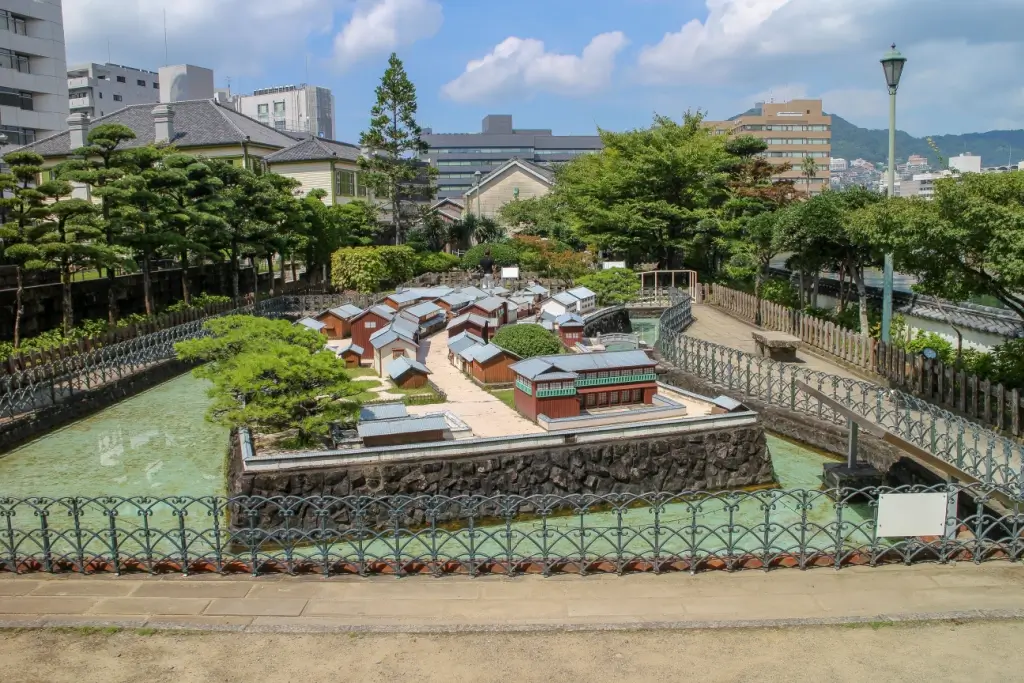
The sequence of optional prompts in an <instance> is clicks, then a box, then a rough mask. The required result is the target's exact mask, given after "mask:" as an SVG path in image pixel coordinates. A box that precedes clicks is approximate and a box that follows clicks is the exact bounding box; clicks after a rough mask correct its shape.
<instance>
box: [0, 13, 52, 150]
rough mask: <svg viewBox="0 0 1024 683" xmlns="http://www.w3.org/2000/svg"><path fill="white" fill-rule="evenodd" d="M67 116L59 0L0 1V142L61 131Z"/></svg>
mask: <svg viewBox="0 0 1024 683" xmlns="http://www.w3.org/2000/svg"><path fill="white" fill-rule="evenodd" d="M67 117H68V80H67V67H66V65H65V56H64V18H63V15H62V8H61V0H0V133H2V134H3V136H5V137H6V141H3V139H2V138H0V146H9V145H10V146H20V145H25V144H28V143H30V142H34V141H35V140H36V139H38V138H43V137H45V136H47V135H52V134H53V133H57V132H60V131H61V130H63V129H64V128H66V124H65V122H66V119H67Z"/></svg>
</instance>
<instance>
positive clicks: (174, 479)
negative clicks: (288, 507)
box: [0, 374, 228, 498]
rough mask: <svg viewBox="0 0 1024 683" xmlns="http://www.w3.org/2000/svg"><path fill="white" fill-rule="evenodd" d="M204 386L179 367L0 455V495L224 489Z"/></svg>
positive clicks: (223, 435) (220, 434)
mask: <svg viewBox="0 0 1024 683" xmlns="http://www.w3.org/2000/svg"><path fill="white" fill-rule="evenodd" d="M207 386H208V383H207V381H206V380H200V379H196V378H195V377H193V376H192V375H191V374H185V375H182V376H181V377H178V378H176V379H172V380H170V381H167V382H164V383H163V384H160V385H159V386H156V387H154V388H152V389H149V390H148V391H145V392H143V393H141V394H139V395H138V396H133V397H132V398H130V399H127V400H125V401H122V402H120V403H118V404H116V405H114V406H111V407H110V408H107V409H105V410H102V411H100V412H98V413H96V414H94V415H92V416H90V417H87V418H85V419H84V420H80V421H79V422H76V423H74V424H72V425H69V426H67V427H64V428H63V429H59V430H57V431H55V432H52V433H50V434H48V435H46V436H43V437H41V438H39V439H36V440H35V441H32V442H30V443H28V444H26V445H24V446H22V447H21V448H18V449H15V450H13V451H11V452H10V453H7V454H6V455H3V456H0V497H2V496H10V497H14V498H19V497H29V496H50V497H59V496H82V497H85V498H92V497H96V496H103V495H115V496H209V495H223V494H224V493H225V486H226V481H225V472H224V466H225V453H226V450H227V447H228V431H227V430H226V429H225V428H223V427H220V426H217V425H214V424H211V423H210V422H208V421H206V420H205V419H204V414H205V412H206V408H207V406H209V404H210V399H209V398H208V397H207V396H206V387H207Z"/></svg>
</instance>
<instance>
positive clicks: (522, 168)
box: [463, 158, 555, 220]
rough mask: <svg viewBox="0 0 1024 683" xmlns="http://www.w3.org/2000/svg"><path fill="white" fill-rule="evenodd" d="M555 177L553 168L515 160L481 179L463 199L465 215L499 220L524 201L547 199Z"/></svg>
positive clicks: (507, 162) (510, 160) (509, 161)
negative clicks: (505, 211) (505, 210)
mask: <svg viewBox="0 0 1024 683" xmlns="http://www.w3.org/2000/svg"><path fill="white" fill-rule="evenodd" d="M554 182H555V174H554V173H553V172H552V171H551V169H549V168H544V167H543V166H538V165H537V164H535V163H532V162H530V161H524V160H522V159H519V158H512V159H509V160H508V161H506V162H505V163H504V164H502V165H501V166H499V167H498V168H496V169H494V170H493V171H491V172H490V173H488V174H487V175H485V176H484V177H483V178H481V179H480V183H479V184H478V185H474V186H473V187H472V188H470V189H469V191H468V192H466V194H465V195H464V197H463V203H464V205H465V215H467V216H468V215H469V214H475V215H477V216H480V217H484V218H492V219H494V220H497V219H498V210H499V209H501V207H503V206H505V204H507V203H509V202H513V201H517V200H520V199H530V198H532V197H543V196H544V195H546V194H547V193H548V192H550V191H551V186H552V185H554Z"/></svg>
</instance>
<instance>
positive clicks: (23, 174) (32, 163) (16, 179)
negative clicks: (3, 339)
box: [0, 152, 47, 349]
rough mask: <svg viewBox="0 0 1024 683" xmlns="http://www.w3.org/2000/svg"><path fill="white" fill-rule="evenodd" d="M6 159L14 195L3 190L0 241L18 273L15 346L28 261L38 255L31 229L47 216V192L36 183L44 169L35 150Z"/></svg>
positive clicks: (7, 183) (8, 183)
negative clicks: (40, 190)
mask: <svg viewBox="0 0 1024 683" xmlns="http://www.w3.org/2000/svg"><path fill="white" fill-rule="evenodd" d="M4 163H6V164H7V165H8V166H10V167H11V173H10V177H9V178H5V179H4V180H3V184H4V186H5V189H6V186H11V194H12V196H10V197H8V196H7V193H6V192H4V193H3V199H2V200H0V205H2V206H3V211H4V215H5V217H6V220H5V222H4V224H3V225H2V226H0V243H2V245H3V255H4V258H5V259H6V260H8V261H9V262H11V263H13V264H14V272H15V277H16V283H17V284H16V287H17V289H16V290H15V295H14V296H15V298H14V302H15V303H14V348H15V349H18V348H19V347H20V346H21V318H22V316H23V315H24V313H25V302H24V294H25V264H26V263H27V262H29V261H31V260H33V259H35V258H37V257H38V252H37V251H36V248H35V246H34V245H33V244H32V241H31V235H30V230H31V229H32V228H33V227H34V226H35V225H36V223H37V222H39V221H40V220H41V219H42V218H43V217H45V216H46V213H47V212H46V208H45V207H43V205H42V204H43V199H44V196H43V195H42V194H41V193H40V192H39V190H37V189H36V187H35V185H36V184H37V183H38V182H39V178H40V176H41V175H42V173H43V157H41V156H40V155H38V154H36V153H35V152H11V153H9V154H7V155H6V156H4Z"/></svg>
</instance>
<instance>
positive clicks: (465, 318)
mask: <svg viewBox="0 0 1024 683" xmlns="http://www.w3.org/2000/svg"><path fill="white" fill-rule="evenodd" d="M467 322H469V323H472V324H474V325H476V326H477V327H484V326H485V325H488V324H489V322H488V320H487V318H484V317H483V316H479V315H477V314H476V313H463V314H462V315H460V316H456V317H454V318H452V320H451V322H450V323H448V326H447V327H446V328H445V329H446V330H451V329H453V328H456V327H458V326H459V325H462V324H465V323H467Z"/></svg>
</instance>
